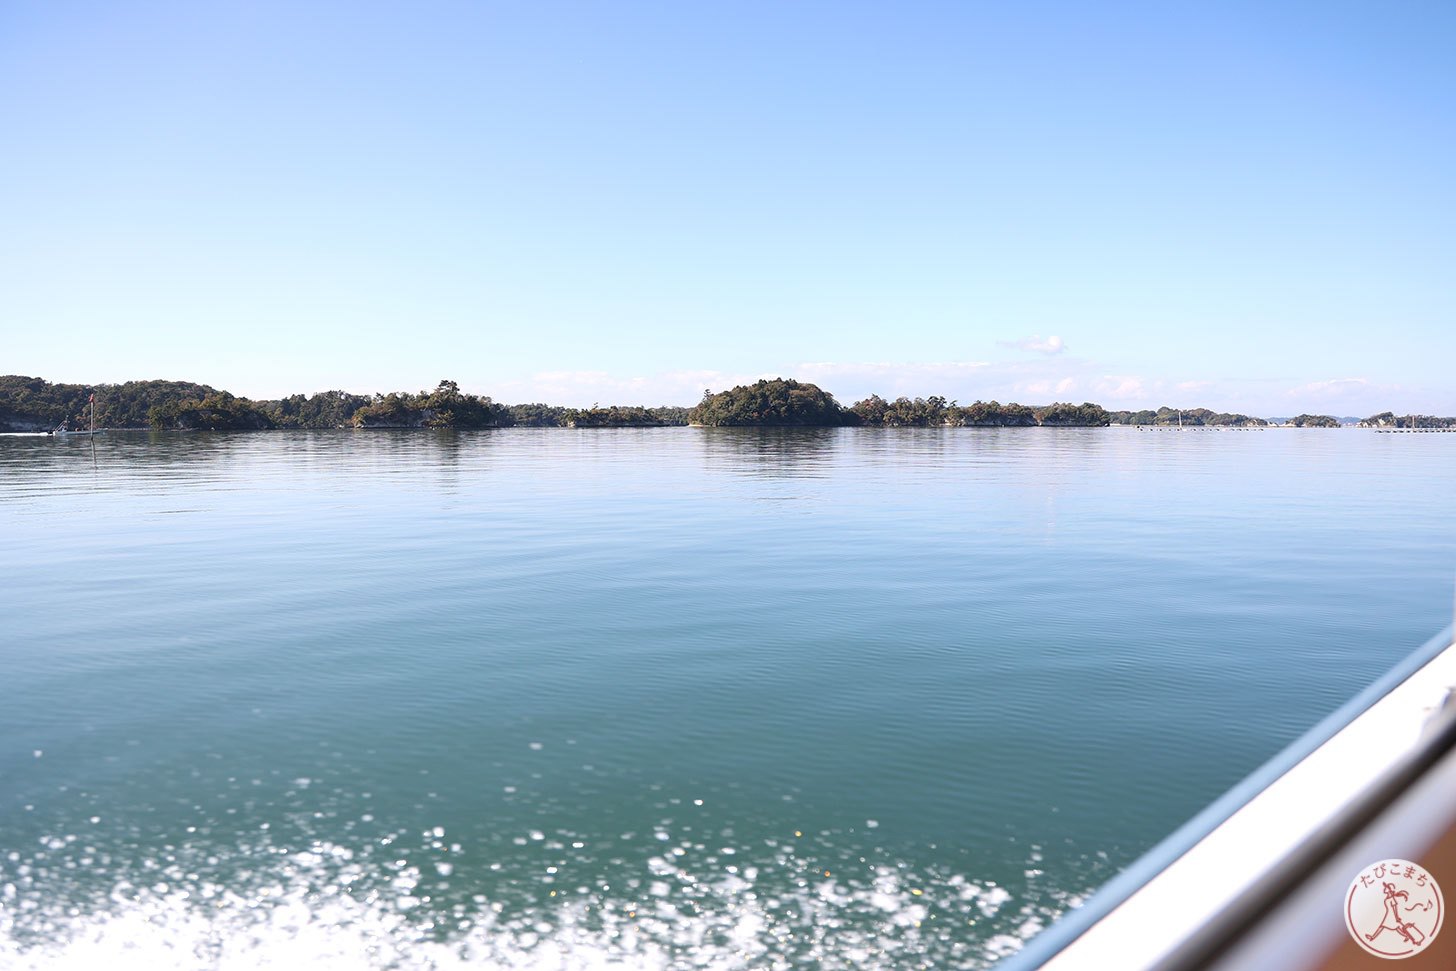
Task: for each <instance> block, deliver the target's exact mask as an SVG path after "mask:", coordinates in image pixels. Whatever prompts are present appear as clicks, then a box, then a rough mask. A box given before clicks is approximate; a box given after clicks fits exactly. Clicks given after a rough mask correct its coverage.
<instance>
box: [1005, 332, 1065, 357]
mask: <svg viewBox="0 0 1456 971" xmlns="http://www.w3.org/2000/svg"><path fill="white" fill-rule="evenodd" d="M996 343H998V344H1000V345H1001V346H1002V347H1014V348H1016V349H1017V350H1019V351H1035V352H1036V353H1038V354H1060V353H1062V351H1065V350H1066V349H1067V345H1066V343H1065V342H1064V341H1063V340H1062V339H1061V338H1060V337H1058V336H1057V335H1056V334H1053V335H1052V336H1050V337H1048V338H1046V339H1045V340H1043V339H1042V336H1041V335H1040V334H1036V335H1034V336H1032V337H1023V338H1022V339H1021V340H1019V341H997V342H996Z"/></svg>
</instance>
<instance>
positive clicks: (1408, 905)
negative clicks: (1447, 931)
mask: <svg viewBox="0 0 1456 971" xmlns="http://www.w3.org/2000/svg"><path fill="white" fill-rule="evenodd" d="M1443 916H1444V902H1443V901H1442V899H1441V888H1440V886H1438V885H1437V884H1436V881H1435V878H1434V877H1432V876H1431V875H1430V874H1429V873H1427V872H1426V871H1425V870H1422V869H1421V868H1420V867H1419V866H1417V865H1416V864H1414V863H1411V862H1410V861H1409V860H1383V861H1381V862H1380V863H1374V864H1371V865H1370V866H1368V867H1366V868H1365V869H1364V870H1362V871H1361V872H1360V874H1359V875H1358V876H1357V877H1355V879H1354V880H1353V881H1351V883H1350V892H1349V893H1348V894H1346V895H1345V926H1346V927H1347V928H1349V930H1350V936H1351V937H1353V938H1354V939H1355V943H1357V944H1359V945H1360V946H1361V947H1363V948H1364V949H1365V950H1367V951H1369V952H1370V953H1371V954H1374V955H1377V956H1379V957H1383V958H1408V957H1410V956H1411V955H1413V954H1419V953H1420V952H1421V951H1424V950H1425V949H1426V948H1427V947H1428V946H1430V943H1431V941H1433V940H1435V939H1436V935H1437V934H1438V933H1439V932H1440V930H1441V918H1442V917H1443Z"/></svg>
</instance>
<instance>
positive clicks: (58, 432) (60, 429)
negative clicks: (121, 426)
mask: <svg viewBox="0 0 1456 971" xmlns="http://www.w3.org/2000/svg"><path fill="white" fill-rule="evenodd" d="M51 434H52V435H55V436H56V437H58V438H59V437H60V436H62V435H104V434H106V429H104V428H103V429H101V431H97V430H96V393H95V392H94V391H93V392H92V393H91V427H90V428H85V429H81V430H79V431H73V430H71V429H69V428H67V427H66V422H61V423H60V424H59V425H57V426H56V427H55V428H53V429H51Z"/></svg>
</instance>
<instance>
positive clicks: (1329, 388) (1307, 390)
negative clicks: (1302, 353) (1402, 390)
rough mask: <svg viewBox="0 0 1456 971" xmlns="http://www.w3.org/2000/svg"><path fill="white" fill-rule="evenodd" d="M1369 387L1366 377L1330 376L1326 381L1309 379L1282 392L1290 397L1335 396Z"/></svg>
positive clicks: (1342, 395) (1345, 394)
mask: <svg viewBox="0 0 1456 971" xmlns="http://www.w3.org/2000/svg"><path fill="white" fill-rule="evenodd" d="M1369 388H1370V381H1369V379H1367V378H1331V379H1330V380H1328V381H1311V382H1309V383H1308V384H1301V385H1300V386H1299V387H1297V388H1290V389H1289V390H1288V391H1286V392H1284V393H1285V394H1286V395H1288V396H1289V397H1291V398H1310V397H1315V398H1336V397H1344V396H1347V395H1350V394H1354V393H1357V392H1361V391H1366V390H1368V389H1369Z"/></svg>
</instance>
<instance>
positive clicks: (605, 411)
mask: <svg viewBox="0 0 1456 971" xmlns="http://www.w3.org/2000/svg"><path fill="white" fill-rule="evenodd" d="M93 393H94V395H95V401H96V427H98V428H113V429H127V428H137V429H155V430H163V431H239V430H241V431H263V430H268V429H287V428H358V429H371V428H462V429H470V428H508V427H513V426H514V427H533V428H649V427H658V426H667V425H702V426H707V427H752V426H757V427H763V426H780V427H798V426H816V427H826V426H828V427H833V426H860V427H885V428H943V427H950V428H983V427H995V428H1002V427H1027V428H1030V427H1039V426H1047V427H1076V428H1096V427H1101V426H1105V425H1140V426H1163V427H1167V426H1175V425H1183V426H1195V427H1197V426H1222V427H1244V428H1256V427H1264V426H1268V425H1269V424H1270V423H1269V422H1268V421H1266V420H1265V419H1263V418H1254V417H1250V416H1249V415H1244V414H1238V413H1226V412H1215V411H1211V410H1209V409H1207V408H1185V409H1175V408H1166V407H1164V408H1158V409H1157V410H1143V411H1107V410H1106V409H1104V408H1103V407H1102V406H1101V405H1096V404H1093V403H1091V402H1083V403H1082V404H1080V405H1078V404H1071V403H1064V402H1053V403H1052V404H1049V405H1022V404H1017V403H1015V402H1011V403H1008V404H1001V403H1000V402H997V401H975V402H972V403H970V404H968V405H962V404H960V403H959V402H956V401H948V400H947V399H945V398H943V397H937V396H931V397H928V398H908V397H899V398H895V399H894V400H887V399H885V398H881V397H880V396H879V395H870V396H869V397H868V398H865V399H863V400H861V401H857V402H855V403H854V404H852V405H850V406H848V407H846V406H844V405H841V404H840V403H839V402H838V401H836V400H835V398H834V396H833V395H831V394H830V393H829V392H827V391H825V390H823V389H822V388H820V387H819V386H817V385H814V384H810V383H807V382H801V381H795V380H793V379H791V378H772V379H765V380H762V381H757V382H755V383H753V384H750V385H740V386H738V387H735V388H731V389H729V390H727V391H720V392H717V393H714V392H712V391H711V390H709V391H705V392H703V397H702V400H701V401H699V402H698V404H697V405H695V406H693V407H691V408H688V407H682V406H677V405H663V406H660V407H643V406H640V405H608V406H601V405H593V406H592V407H590V408H567V407H562V406H559V405H547V404H541V403H531V404H519V405H507V404H501V403H499V402H496V401H494V400H492V399H491V398H490V397H488V396H482V395H472V394H468V393H466V392H463V391H461V390H460V386H459V385H458V384H456V382H454V381H450V380H444V381H441V382H440V383H439V384H438V385H437V386H436V387H435V388H434V389H432V390H427V391H419V392H409V391H394V392H389V393H387V394H383V393H381V394H374V395H361V394H352V393H350V392H347V391H321V392H318V393H317V394H313V395H303V394H295V395H290V396H288V397H286V398H278V399H268V400H253V399H249V398H242V397H238V396H236V395H233V394H231V393H229V392H227V391H223V390H219V389H218V388H214V387H211V386H209V385H205V384H196V383H193V382H190V381H127V382H125V383H122V384H102V385H84V384H52V383H51V382H48V381H46V380H44V379H41V378H33V377H23V376H20V375H13V374H12V375H4V376H0V431H8V432H45V431H51V430H53V429H55V428H58V427H62V426H66V427H70V428H73V429H79V428H84V427H86V426H87V424H88V423H89V421H90V414H89V402H90V398H91V395H92V394H93ZM1287 424H1288V425H1292V426H1297V427H1313V428H1334V427H1339V425H1340V422H1339V420H1338V419H1336V418H1334V417H1331V416H1329V415H1299V416H1296V417H1294V418H1291V419H1290V420H1289V421H1288V423H1287ZM1359 424H1360V426H1361V427H1368V428H1453V427H1456V418H1437V417H1434V416H1431V415H1404V416H1396V415H1394V414H1392V413H1391V412H1388V411H1386V412H1381V413H1380V414H1378V415H1372V416H1371V417H1369V418H1367V419H1365V420H1364V421H1362V422H1360V423H1359Z"/></svg>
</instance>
